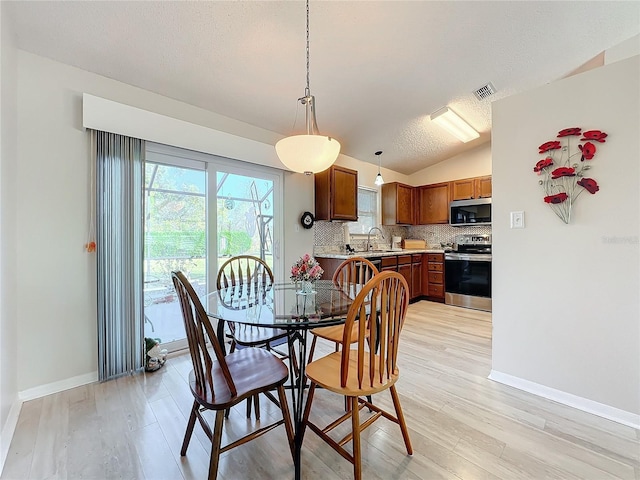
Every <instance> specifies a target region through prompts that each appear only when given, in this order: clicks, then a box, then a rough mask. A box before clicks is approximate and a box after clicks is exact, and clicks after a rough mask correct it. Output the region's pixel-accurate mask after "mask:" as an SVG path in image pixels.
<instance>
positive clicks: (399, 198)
mask: <svg viewBox="0 0 640 480" xmlns="http://www.w3.org/2000/svg"><path fill="white" fill-rule="evenodd" d="M381 194H382V201H381V203H382V224H383V225H413V224H414V223H415V221H414V209H413V205H414V200H413V198H414V188H413V187H412V186H411V185H405V184H404V183H398V182H391V183H385V184H383V185H382V189H381Z"/></svg>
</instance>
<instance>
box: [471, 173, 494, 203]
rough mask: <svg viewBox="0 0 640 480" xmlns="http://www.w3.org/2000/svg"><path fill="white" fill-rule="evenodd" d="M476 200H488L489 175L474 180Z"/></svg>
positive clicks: (489, 190)
mask: <svg viewBox="0 0 640 480" xmlns="http://www.w3.org/2000/svg"><path fill="white" fill-rule="evenodd" d="M475 193H476V198H489V197H491V194H492V187H491V175H488V176H486V177H476V179H475Z"/></svg>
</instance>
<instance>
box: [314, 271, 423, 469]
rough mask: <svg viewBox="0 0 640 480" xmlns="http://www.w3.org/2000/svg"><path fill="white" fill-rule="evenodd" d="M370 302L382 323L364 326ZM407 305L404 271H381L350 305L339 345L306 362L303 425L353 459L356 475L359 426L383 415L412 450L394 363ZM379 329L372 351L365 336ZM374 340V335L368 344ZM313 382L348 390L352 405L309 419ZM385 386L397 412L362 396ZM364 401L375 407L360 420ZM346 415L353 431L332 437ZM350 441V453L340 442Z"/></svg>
mask: <svg viewBox="0 0 640 480" xmlns="http://www.w3.org/2000/svg"><path fill="white" fill-rule="evenodd" d="M369 302H371V303H373V304H376V305H378V308H379V313H378V316H379V327H380V328H379V329H374V328H372V329H370V330H369V331H367V328H366V318H367V316H368V315H369V310H370V306H369V305H368V303H369ZM408 305H409V286H408V285H407V281H406V280H405V279H404V277H403V276H402V275H401V274H399V273H397V272H382V273H379V274H378V275H376V276H375V277H374V278H373V279H372V280H371V281H369V282H368V283H367V284H366V285H365V286H364V287H363V288H362V290H361V291H360V293H358V296H357V297H356V299H355V301H354V303H353V304H352V305H351V306H350V307H349V313H348V314H347V320H346V323H345V334H344V336H343V340H342V349H341V351H339V352H335V353H332V354H330V355H327V356H326V357H323V358H320V359H318V360H316V361H315V362H311V363H310V364H308V365H307V370H306V376H307V378H308V379H309V380H310V381H311V385H310V388H309V394H308V397H307V403H306V405H305V411H304V417H303V425H304V426H305V427H306V426H308V427H309V428H310V429H311V430H312V431H314V432H315V433H316V434H318V435H319V436H320V438H322V439H323V440H324V441H325V442H327V443H328V444H329V446H331V447H332V448H333V449H334V450H336V451H337V452H338V453H339V454H340V455H342V456H343V457H344V458H346V459H347V460H349V461H350V462H351V463H352V464H353V472H354V478H355V479H356V480H360V479H361V478H362V466H361V455H362V454H361V447H360V432H361V431H362V430H364V429H365V428H367V427H368V426H370V425H371V424H372V423H373V422H374V421H376V420H377V419H378V418H380V417H381V416H384V417H385V418H387V419H389V420H391V421H393V422H395V423H397V424H398V425H399V426H400V431H401V432H402V437H403V439H404V444H405V447H406V449H407V454H409V455H412V454H413V448H412V447H411V440H410V439H409V431H408V430H407V425H406V423H405V420H404V415H403V414H402V407H401V406H400V399H399V398H398V393H397V391H396V387H395V384H396V382H397V381H398V378H399V375H400V370H399V369H398V365H397V358H398V348H399V344H400V332H401V331H402V326H403V324H404V319H405V315H406V313H407V308H408ZM354 327H355V328H356V331H357V342H356V343H357V345H356V348H351V346H350V345H351V334H350V333H349V332H351V329H352V328H354ZM378 335H379V349H378V352H377V353H376V352H375V351H374V350H372V349H370V348H368V346H369V341H367V336H371V337H376V336H378ZM372 340H375V338H372ZM373 344H374V342H373V341H372V342H371V345H373ZM317 386H321V387H323V388H325V389H327V390H330V391H332V392H335V393H337V394H339V395H344V396H346V397H347V398H348V401H349V403H350V408H349V410H348V411H347V412H346V413H345V414H344V415H342V416H341V417H339V418H338V419H337V420H335V421H334V422H332V423H330V424H329V425H328V426H326V427H324V428H320V427H318V426H317V425H316V424H314V423H312V422H311V421H310V420H309V414H310V412H311V406H312V403H313V397H314V393H315V390H316V387H317ZM384 390H389V391H390V392H391V399H392V401H393V406H394V409H395V416H394V415H393V414H392V413H389V412H387V411H385V410H383V409H381V408H380V407H378V406H376V405H373V404H372V403H371V402H369V401H366V400H364V399H363V398H361V397H364V396H366V395H372V394H374V393H379V392H382V391H384ZM364 406H367V407H368V408H369V410H371V411H374V412H375V414H374V415H373V416H371V417H370V418H368V419H367V420H366V421H364V422H363V423H362V424H361V423H360V415H359V411H360V409H361V408H363V407H364ZM347 419H351V433H349V434H348V435H346V436H345V437H344V438H342V439H341V440H334V439H333V438H332V437H331V436H329V433H330V432H331V430H333V429H334V428H336V427H337V426H338V425H340V424H342V423H343V422H344V421H345V420H347ZM349 441H352V446H353V449H352V453H350V452H349V451H348V450H346V449H345V448H344V445H345V444H346V443H348V442H349Z"/></svg>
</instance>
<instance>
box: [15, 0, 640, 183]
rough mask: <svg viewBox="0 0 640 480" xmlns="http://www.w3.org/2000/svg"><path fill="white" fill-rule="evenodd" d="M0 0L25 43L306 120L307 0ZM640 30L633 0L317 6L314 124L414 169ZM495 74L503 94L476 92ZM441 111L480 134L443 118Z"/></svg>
mask: <svg viewBox="0 0 640 480" xmlns="http://www.w3.org/2000/svg"><path fill="white" fill-rule="evenodd" d="M3 3H5V5H4V6H3V8H6V10H5V11H6V12H7V14H8V15H9V16H10V19H11V22H12V24H13V26H14V30H15V34H16V42H17V45H18V47H19V48H21V49H23V50H26V51H29V52H32V53H35V54H38V55H41V56H44V57H49V58H52V59H54V60H57V61H60V62H63V63H66V64H70V65H73V66H76V67H79V68H81V69H84V70H87V71H90V72H95V73H98V74H100V75H104V76H106V77H110V78H113V79H116V80H119V81H122V82H125V83H127V84H130V85H134V86H137V87H141V88H143V89H146V90H149V91H152V92H156V93H158V94H161V95H164V96H167V97H170V98H173V99H177V100H180V101H183V102H186V103H189V104H192V105H195V106H198V107H201V108H204V109H207V110H211V111H213V112H216V113H218V114H222V115H225V116H228V117H231V118H234V119H237V120H241V121H243V122H246V123H249V124H252V125H255V126H258V127H261V128H264V129H267V130H271V131H273V132H277V133H279V134H282V135H287V134H290V133H292V132H293V131H294V120H295V119H296V118H297V122H296V124H295V130H297V131H298V130H299V129H301V128H303V127H304V111H303V110H302V107H301V106H299V104H298V103H297V99H298V97H301V96H302V95H303V94H304V87H305V82H306V59H305V21H306V20H305V12H306V8H305V3H304V1H301V0H296V1H264V2H262V1H195V2H182V1H175V2H173V1H172V2H169V1H167V2H164V1H161V2H156V1H146V2H130V1H105V2H102V1H80V2H67V1H65V2H59V1H52V2H49V1H47V2H40V1H20V2H7V1H5V2H3ZM638 33H640V2H631V1H629V2H625V1H604V2H598V1H593V2H592V1H568V2H557V1H539V2H538V1H511V2H507V1H496V2H489V1H375V2H372V1H315V0H312V1H311V4H310V42H311V48H310V55H311V59H310V73H311V75H310V81H311V93H312V94H313V95H315V96H316V101H317V119H318V125H319V128H320V131H321V132H322V133H323V134H327V135H331V136H333V137H335V138H337V139H338V140H339V141H340V142H341V144H342V153H344V154H346V155H349V156H351V157H354V158H357V159H359V160H363V161H367V162H371V163H377V160H378V159H377V157H375V156H374V152H375V151H377V150H383V151H384V153H383V155H382V157H381V160H382V164H383V166H385V167H387V168H391V169H393V170H396V171H398V172H401V173H405V174H410V173H413V172H415V171H418V170H420V169H422V168H424V167H426V166H428V165H431V164H433V163H437V162H439V161H441V160H443V159H445V158H448V157H450V156H452V155H455V154H458V153H461V152H463V151H464V150H466V149H469V148H474V147H476V146H478V145H480V144H482V143H484V142H487V141H489V140H490V135H491V102H492V101H493V100H495V99H499V98H503V97H505V96H509V95H512V94H514V93H518V92H522V91H525V90H529V89H532V88H535V87H538V86H541V85H544V84H546V83H549V82H551V81H554V80H557V79H559V78H561V77H563V76H565V75H566V74H568V73H569V72H571V71H573V70H574V69H576V68H577V67H579V66H580V65H582V64H583V63H585V62H586V61H588V60H590V59H591V58H593V57H594V56H596V55H598V54H599V53H601V52H602V51H604V50H606V49H608V48H610V47H612V46H614V45H616V44H618V43H620V42H622V41H624V40H626V39H628V38H630V37H632V36H634V35H637V34H638ZM487 82H491V83H492V84H493V85H494V86H495V89H496V93H495V94H494V95H492V96H490V97H488V98H485V99H483V100H478V99H477V98H476V97H475V96H474V94H473V91H474V90H476V89H478V88H479V87H481V86H483V85H485V84H486V83H487ZM445 105H448V106H450V107H451V108H452V109H453V110H455V111H456V112H457V113H459V114H460V115H461V116H463V117H464V118H465V119H466V120H467V121H468V122H469V123H470V124H471V125H472V126H473V127H475V128H476V130H478V131H479V132H480V133H481V136H480V138H479V139H477V140H474V141H472V142H469V143H467V144H463V143H461V142H460V141H458V140H457V139H455V138H454V137H452V136H451V135H450V134H448V133H446V132H444V131H442V130H440V128H439V127H437V126H436V125H434V124H432V122H430V121H429V114H430V113H432V112H434V111H436V110H437V109H439V108H440V107H443V106H445ZM523 115H526V112H523ZM296 116H297V117H296Z"/></svg>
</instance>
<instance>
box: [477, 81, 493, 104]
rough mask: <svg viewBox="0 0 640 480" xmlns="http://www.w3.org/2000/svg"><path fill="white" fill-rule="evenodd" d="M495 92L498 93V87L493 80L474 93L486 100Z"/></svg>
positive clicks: (478, 97)
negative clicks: (493, 83) (492, 82)
mask: <svg viewBox="0 0 640 480" xmlns="http://www.w3.org/2000/svg"><path fill="white" fill-rule="evenodd" d="M494 93H496V88H495V87H494V86H493V85H492V84H491V82H489V83H487V84H486V85H483V86H482V87H480V88H478V89H477V90H475V91H474V92H473V94H474V95H475V96H476V98H477V99H478V100H484V99H485V98H487V97H490V96H491V95H493V94H494Z"/></svg>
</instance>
